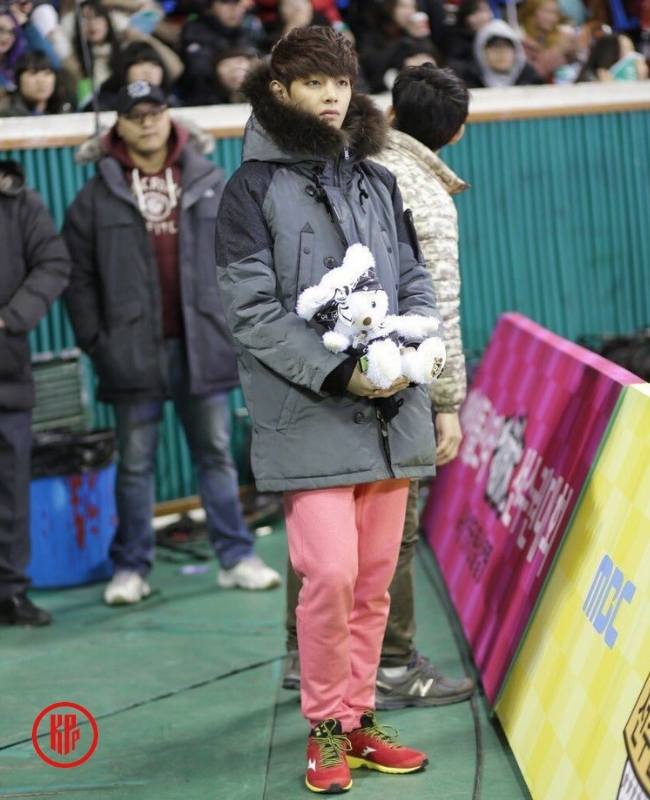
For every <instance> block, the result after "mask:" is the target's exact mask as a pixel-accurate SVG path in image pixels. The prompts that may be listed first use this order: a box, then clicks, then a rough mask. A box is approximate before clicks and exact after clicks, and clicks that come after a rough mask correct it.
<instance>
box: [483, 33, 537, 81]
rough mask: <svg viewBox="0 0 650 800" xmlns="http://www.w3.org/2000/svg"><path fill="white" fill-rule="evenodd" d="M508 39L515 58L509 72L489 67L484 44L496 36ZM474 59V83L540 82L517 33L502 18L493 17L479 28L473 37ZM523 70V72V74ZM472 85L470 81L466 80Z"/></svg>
mask: <svg viewBox="0 0 650 800" xmlns="http://www.w3.org/2000/svg"><path fill="white" fill-rule="evenodd" d="M497 36H498V37H499V38H500V39H508V40H509V41H511V42H512V44H513V46H514V49H515V60H514V64H513V66H512V69H511V70H510V72H507V73H504V72H495V71H494V70H492V69H490V67H489V66H488V65H487V62H486V60H485V45H486V43H487V42H489V40H490V39H494V38H496V37H497ZM474 61H475V63H476V66H477V67H478V73H479V74H478V76H477V77H478V81H477V82H476V84H475V85H477V86H485V87H493V86H517V85H521V84H530V83H541V82H542V81H541V78H539V76H538V75H537V73H536V72H534V70H533V69H532V67H530V65H529V64H527V63H526V54H525V52H524V46H523V44H522V42H521V37H520V36H519V34H518V33H517V32H516V31H515V30H513V29H512V28H511V27H510V25H508V23H507V22H504V21H503V20H502V19H495V20H492V22H488V24H487V25H485V26H484V27H482V28H481V30H480V31H479V32H478V33H477V34H476V38H475V39H474ZM524 72H525V74H524ZM468 83H469V84H470V85H472V83H471V81H468Z"/></svg>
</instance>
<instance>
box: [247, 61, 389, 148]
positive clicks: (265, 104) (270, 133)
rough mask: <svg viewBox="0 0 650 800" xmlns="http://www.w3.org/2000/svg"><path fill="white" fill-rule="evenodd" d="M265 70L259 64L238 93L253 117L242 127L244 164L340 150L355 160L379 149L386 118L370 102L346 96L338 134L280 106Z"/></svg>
mask: <svg viewBox="0 0 650 800" xmlns="http://www.w3.org/2000/svg"><path fill="white" fill-rule="evenodd" d="M270 82H271V70H270V67H269V65H268V64H262V65H260V66H259V67H257V68H256V69H255V70H253V72H252V73H251V74H250V75H249V77H248V78H247V80H246V83H245V85H244V93H245V95H246V97H247V98H248V99H249V101H250V103H251V105H252V107H253V114H252V116H251V118H250V119H249V121H248V123H247V125H246V134H245V138H244V157H243V160H244V161H274V162H291V161H300V160H305V159H308V160H327V159H333V158H337V157H338V156H339V155H340V154H341V153H342V152H343V150H344V149H345V148H348V149H349V150H350V151H351V155H352V156H353V158H355V159H364V158H369V157H372V156H373V155H376V154H377V153H379V152H380V151H381V149H382V147H383V146H384V143H385V140H386V132H387V122H386V119H385V117H384V115H383V113H382V112H381V110H380V109H379V108H377V106H376V105H375V104H374V103H373V101H372V100H371V99H370V98H369V97H367V96H366V95H363V94H358V93H357V92H353V93H352V100H351V102H350V108H349V109H348V113H347V115H346V117H345V120H344V122H343V127H342V128H341V129H340V130H339V129H337V128H333V127H332V126H331V125H328V124H327V123H326V122H323V121H322V120H320V119H318V117H315V116H314V115H313V114H309V113H307V112H306V111H301V110H300V109H297V108H295V107H294V106H290V105H286V104H284V103H281V102H280V101H279V100H277V99H276V97H275V96H274V95H273V93H272V92H271V89H270V86H269V84H270Z"/></svg>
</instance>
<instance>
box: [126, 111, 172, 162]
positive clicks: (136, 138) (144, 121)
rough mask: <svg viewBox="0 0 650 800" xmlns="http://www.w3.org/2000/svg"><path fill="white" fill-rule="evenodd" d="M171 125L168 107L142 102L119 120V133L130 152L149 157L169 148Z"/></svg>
mask: <svg viewBox="0 0 650 800" xmlns="http://www.w3.org/2000/svg"><path fill="white" fill-rule="evenodd" d="M171 124H172V123H171V118H170V116H169V110H168V108H167V106H160V105H158V104H157V103H147V102H142V103H137V104H136V105H135V106H133V108H132V109H131V110H130V111H129V112H128V114H123V115H121V116H119V117H118V118H117V132H118V134H119V135H120V137H121V138H122V139H124V141H125V142H126V145H127V147H128V148H129V149H130V150H134V151H135V152H136V153H140V154H141V155H143V156H149V155H154V154H155V153H158V152H159V151H161V150H162V149H163V148H166V147H167V140H168V139H169V133H170V131H171Z"/></svg>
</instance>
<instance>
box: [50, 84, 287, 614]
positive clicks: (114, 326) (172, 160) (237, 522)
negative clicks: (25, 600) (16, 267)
mask: <svg viewBox="0 0 650 800" xmlns="http://www.w3.org/2000/svg"><path fill="white" fill-rule="evenodd" d="M117 111H118V119H117V123H116V125H115V126H114V127H113V128H112V129H111V130H110V131H109V132H108V134H106V136H105V137H103V138H102V139H100V140H99V141H97V140H95V141H94V142H93V144H92V145H90V146H89V148H86V151H85V152H86V157H93V156H94V157H95V158H97V159H98V163H97V172H98V174H97V176H96V177H94V178H92V179H91V180H90V181H89V182H88V183H87V184H86V186H85V187H84V188H83V189H82V190H81V192H80V193H79V195H78V196H77V198H76V199H75V200H74V202H73V203H72V205H71V206H70V209H69V211H68V215H67V217H66V222H65V225H64V230H63V233H64V236H65V238H66V240H67V242H68V245H69V247H70V250H71V252H72V253H73V254H74V265H73V271H72V276H71V281H70V288H69V290H68V292H67V294H66V301H67V304H68V310H69V312H70V317H71V319H72V324H73V327H74V330H75V333H76V336H77V340H78V342H79V345H80V347H82V348H83V349H84V350H85V351H86V352H87V353H88V354H89V355H90V357H91V358H92V360H93V363H94V365H95V369H96V371H97V374H98V377H99V397H100V399H102V400H105V401H108V402H111V403H113V404H114V408H115V417H116V423H117V439H118V450H119V455H120V460H119V466H118V475H117V485H116V494H117V508H118V515H119V525H118V529H117V532H116V535H115V539H114V541H113V545H112V548H111V557H112V559H113V561H114V563H115V568H116V572H115V575H114V577H113V579H112V581H111V582H110V583H109V585H108V587H107V589H106V591H105V593H104V599H105V601H106V602H107V603H109V604H116V603H136V602H138V601H140V600H141V599H142V598H143V597H146V596H147V595H148V594H149V593H150V588H149V586H148V584H147V582H146V581H145V577H146V575H147V573H148V572H149V570H150V568H151V565H152V561H153V546H154V536H153V530H152V526H151V518H152V514H153V503H154V458H155V451H156V443H157V436H158V428H159V424H160V420H161V417H162V410H163V403H164V401H165V399H166V398H168V397H170V398H171V399H173V401H174V404H175V406H176V410H177V412H178V414H179V416H180V419H181V421H182V424H183V427H184V430H185V434H186V436H187V439H188V444H189V447H190V451H191V453H192V456H193V459H194V461H195V463H196V465H197V469H198V482H199V489H200V493H201V497H202V500H203V505H204V508H205V511H206V515H207V522H208V532H209V534H210V538H211V541H212V544H213V546H214V549H215V552H216V555H217V558H218V559H219V561H220V563H221V567H222V570H221V571H220V573H219V578H218V580H219V585H220V586H222V587H224V588H230V587H234V586H239V587H241V588H244V589H267V588H270V587H272V586H277V585H278V584H279V583H280V577H279V575H278V574H277V573H276V572H275V571H274V570H272V569H270V568H269V567H267V566H266V565H265V564H264V563H263V562H262V561H261V560H260V559H259V558H257V557H256V556H255V555H254V554H253V538H252V535H251V533H250V531H249V530H248V529H247V527H246V525H245V523H244V520H243V517H242V512H241V507H240V504H239V497H238V486H237V475H236V471H235V468H234V465H233V462H232V458H231V455H230V447H229V438H230V437H229V429H228V421H229V407H228V400H227V392H228V390H229V389H231V388H232V387H233V386H236V385H237V383H238V377H237V367H236V363H235V355H234V352H233V345H232V341H231V338H230V335H229V333H228V331H227V328H226V325H225V322H224V319H223V310H222V307H221V303H220V299H219V289H218V287H217V279H216V271H215V265H214V229H215V220H216V214H217V208H218V205H219V200H220V197H221V193H222V190H223V184H224V179H223V174H222V173H221V171H220V170H218V169H217V168H216V167H215V166H214V165H213V164H212V163H211V162H210V161H208V160H207V159H205V158H203V156H201V155H200V154H198V153H197V152H196V150H195V147H194V146H193V144H192V143H191V142H190V135H189V133H188V131H187V130H186V129H185V128H183V127H181V126H180V125H177V124H175V123H173V122H172V120H171V118H170V115H169V111H168V109H167V107H166V105H165V97H164V95H163V93H162V92H161V91H160V90H159V89H158V88H156V87H153V86H151V85H150V84H148V83H145V82H143V81H139V82H136V83H132V84H129V85H128V86H127V87H124V89H122V90H121V91H120V94H119V96H118V109H117ZM211 146H212V142H211V140H210V147H211Z"/></svg>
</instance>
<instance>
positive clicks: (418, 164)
mask: <svg viewBox="0 0 650 800" xmlns="http://www.w3.org/2000/svg"><path fill="white" fill-rule="evenodd" d="M372 158H373V161H378V162H379V163H380V164H382V165H383V166H385V167H388V169H389V170H390V171H391V172H392V173H393V174H394V175H395V177H396V178H397V183H398V185H399V188H400V190H401V192H402V197H403V199H404V206H405V207H406V208H410V209H411V211H412V212H413V221H414V223H415V230H416V231H417V235H418V239H419V241H420V247H421V248H422V253H423V255H424V259H425V261H426V264H427V267H428V269H429V272H430V273H431V277H432V278H433V285H434V290H435V294H436V306H437V308H438V312H439V313H440V314H441V316H442V319H443V322H444V326H445V346H446V348H447V365H446V367H445V370H444V372H443V373H442V376H441V377H440V378H439V380H438V381H436V383H434V384H433V386H432V389H431V398H432V401H433V406H434V409H435V410H436V411H439V412H453V411H458V409H459V407H460V405H461V403H462V402H463V400H464V399H465V392H466V388H467V381H466V377H465V357H464V355H463V343H462V339H461V333H460V315H459V305H460V272H459V269H458V216H457V213H456V207H455V206H454V201H453V200H452V198H451V195H453V194H458V193H459V192H462V191H464V190H465V189H467V188H468V184H466V183H465V182H464V181H462V180H461V179H460V178H458V177H457V176H456V175H455V174H454V173H453V172H452V171H451V170H450V169H449V167H448V166H447V165H446V164H444V163H443V161H442V160H441V159H440V158H439V157H438V156H437V155H436V154H435V153H434V152H433V151H431V150H429V148H428V147H426V146H425V145H423V144H421V143H420V142H418V141H417V140H416V139H414V138H413V137H412V136H409V135H408V134H406V133H402V132H401V131H396V130H394V129H391V130H390V132H389V134H388V140H387V143H386V146H385V147H384V149H383V150H382V151H381V153H380V154H379V155H375V156H373V157H372Z"/></svg>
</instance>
